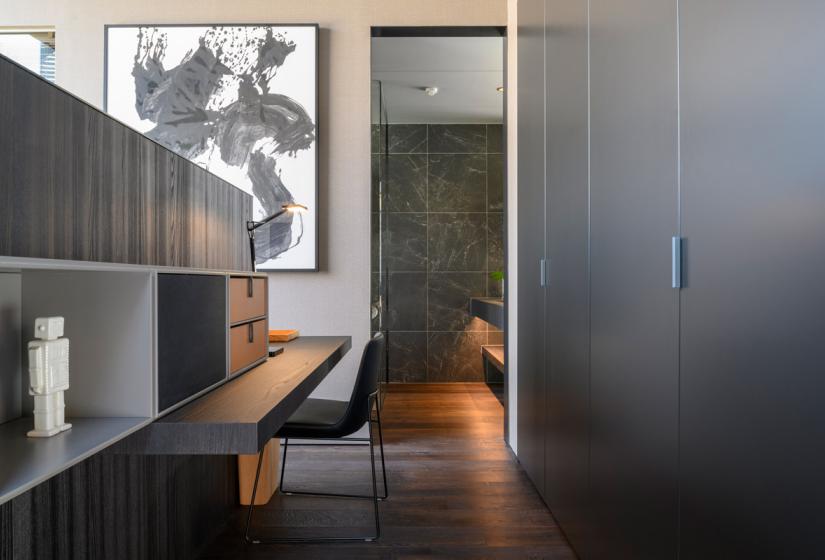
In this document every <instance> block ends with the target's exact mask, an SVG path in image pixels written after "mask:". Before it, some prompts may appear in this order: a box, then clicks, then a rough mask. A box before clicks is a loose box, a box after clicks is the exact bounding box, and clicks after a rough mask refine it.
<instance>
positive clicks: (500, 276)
mask: <svg viewBox="0 0 825 560" xmlns="http://www.w3.org/2000/svg"><path fill="white" fill-rule="evenodd" d="M490 278H491V279H492V280H495V281H496V282H501V281H502V280H504V271H502V270H494V271H492V272H491V273H490Z"/></svg>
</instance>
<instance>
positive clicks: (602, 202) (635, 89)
mask: <svg viewBox="0 0 825 560" xmlns="http://www.w3.org/2000/svg"><path fill="white" fill-rule="evenodd" d="M590 18H591V19H590V22H591V45H590V48H591V51H590V53H591V62H590V64H591V65H590V71H591V290H592V292H591V336H592V338H591V382H592V384H591V406H592V409H591V410H592V416H591V430H592V431H591V486H590V488H591V501H592V509H593V514H594V515H593V524H594V536H593V539H592V546H593V548H592V557H593V558H605V559H610V560H619V559H623V558H627V559H633V560H640V559H645V558H649V559H654V560H663V559H666V558H674V557H675V555H676V550H677V545H676V531H677V460H678V451H677V434H678V428H677V420H678V416H677V415H678V347H677V345H678V293H677V291H676V290H673V289H672V288H671V251H670V247H671V236H673V235H676V234H677V233H678V197H677V183H678V181H677V153H678V152H677V150H678V142H677V133H678V126H677V89H676V88H677V59H676V52H677V34H676V22H677V13H676V2H675V0H671V1H668V2H661V1H658V0H591V13H590Z"/></svg>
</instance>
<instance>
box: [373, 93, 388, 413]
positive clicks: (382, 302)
mask: <svg viewBox="0 0 825 560" xmlns="http://www.w3.org/2000/svg"><path fill="white" fill-rule="evenodd" d="M387 121H388V119H387V104H386V99H385V98H384V91H383V88H382V85H381V81H380V80H373V81H372V117H371V127H370V128H371V130H370V132H371V145H372V149H371V152H372V156H371V169H372V171H371V176H372V178H371V191H370V192H371V201H372V202H371V206H372V212H371V217H372V250H371V260H372V264H371V271H372V272H371V288H370V291H371V294H370V296H371V300H370V301H371V306H370V319H371V324H372V331H373V333H376V332H381V333H383V334H384V337H385V340H386V345H385V348H386V349H385V353H384V372H383V375H382V379H381V399H380V400H381V401H383V396H384V386H385V385H386V383H387V382H388V378H387V372H388V371H389V367H388V366H389V363H388V359H389V344H390V340H389V337H388V333H387V309H388V307H387V305H388V293H389V290H388V285H389V277H388V274H387V270H388V267H387V264H386V260H385V259H386V254H385V243H386V232H387V214H386V185H387V180H386V178H387V171H388V167H389V160H388V158H387V153H388V152H389V150H388V145H387V142H388V139H387Z"/></svg>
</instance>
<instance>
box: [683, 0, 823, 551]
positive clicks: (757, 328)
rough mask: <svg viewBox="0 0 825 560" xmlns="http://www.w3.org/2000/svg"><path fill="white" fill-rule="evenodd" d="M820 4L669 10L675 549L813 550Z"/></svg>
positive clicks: (816, 527) (694, 5)
mask: <svg viewBox="0 0 825 560" xmlns="http://www.w3.org/2000/svg"><path fill="white" fill-rule="evenodd" d="M823 21H825V3H822V2H810V1H806V0H788V1H786V2H781V3H777V2H767V1H765V0H731V1H727V2H721V3H720V2H718V1H713V0H691V1H690V2H683V3H682V8H681V26H682V27H681V36H682V49H681V51H682V61H681V68H682V96H681V97H682V169H683V172H682V173H683V175H682V185H683V190H682V193H683V194H682V207H683V231H684V234H685V239H686V255H685V256H686V260H685V266H686V268H685V272H686V278H685V280H686V284H685V288H684V289H683V290H682V309H683V311H682V327H681V328H682V334H681V346H682V363H681V407H682V411H681V443H682V468H681V471H682V489H681V505H682V509H681V531H680V533H681V541H682V542H681V558H682V559H684V560H691V559H699V558H701V559H703V560H704V559H714V558H720V559H721V558H753V559H757V558H814V557H821V555H822V551H823V549H825V532H823V530H822V528H823V526H825V513H823V511H825V510H824V509H823V504H825V484H823V480H822V474H823V473H824V472H825V447H823V445H822V442H823V441H825V407H823V403H822V400H823V395H825V376H823V364H825V345H824V344H823V340H824V339H825V317H824V316H823V313H822V310H823V298H822V295H821V294H822V286H823V283H824V282H825V259H823V258H822V252H823V240H825V219H823V217H825V188H823V177H825V158H823V154H822V148H823V145H825V78H823V73H822V61H823V60H825V42H824V41H823V39H822V22H823Z"/></svg>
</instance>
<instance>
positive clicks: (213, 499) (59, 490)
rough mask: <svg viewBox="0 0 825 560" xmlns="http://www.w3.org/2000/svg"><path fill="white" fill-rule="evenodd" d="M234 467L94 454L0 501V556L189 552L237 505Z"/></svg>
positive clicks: (230, 461) (201, 460)
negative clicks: (54, 475) (15, 496)
mask: <svg viewBox="0 0 825 560" xmlns="http://www.w3.org/2000/svg"><path fill="white" fill-rule="evenodd" d="M236 465H237V461H236V459H235V457H226V456H212V457H203V456H177V457H134V456H131V457H130V456H125V455H105V454H99V455H95V456H94V457H91V458H90V459H87V460H86V461H84V462H82V463H80V464H78V465H76V466H74V467H72V468H71V469H69V470H68V471H65V472H63V473H61V474H59V475H57V476H56V477H54V478H52V479H51V480H49V481H48V482H45V483H43V484H41V485H40V486H37V487H36V488H34V489H32V490H30V491H28V492H26V493H25V494H23V495H21V496H18V497H17V498H15V499H14V500H12V501H11V502H7V503H5V504H3V505H2V506H0V560H12V559H13V560H36V559H52V558H71V559H78V560H80V559H107V558H119V559H139V558H140V559H142V558H152V559H163V558H192V557H195V556H196V555H197V554H198V553H199V552H201V551H202V550H203V549H204V547H205V545H206V544H207V543H208V541H209V540H210V539H211V538H213V536H214V534H215V532H217V531H220V530H221V528H222V527H223V525H224V523H225V522H226V519H227V516H228V515H229V514H230V512H231V511H232V508H233V507H234V505H235V504H237V478H236V476H237V470H236V469H237V466H236Z"/></svg>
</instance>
